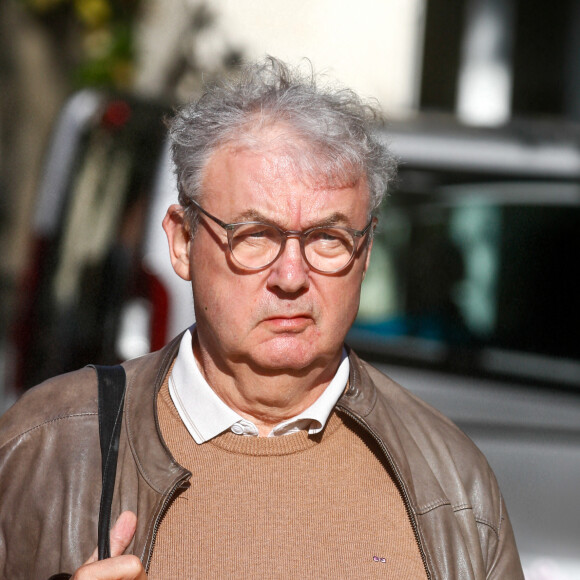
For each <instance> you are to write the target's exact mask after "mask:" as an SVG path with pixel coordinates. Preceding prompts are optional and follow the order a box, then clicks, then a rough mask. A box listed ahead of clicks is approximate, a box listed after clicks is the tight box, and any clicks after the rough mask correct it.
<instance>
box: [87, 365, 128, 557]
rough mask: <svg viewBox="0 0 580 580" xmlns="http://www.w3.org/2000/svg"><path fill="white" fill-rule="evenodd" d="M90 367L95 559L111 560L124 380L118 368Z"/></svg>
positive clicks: (120, 368) (122, 370)
mask: <svg viewBox="0 0 580 580" xmlns="http://www.w3.org/2000/svg"><path fill="white" fill-rule="evenodd" d="M93 366H94V368H95V370H96V371H97V377H98V382H99V439H100V443H101V470H102V481H103V487H102V491H101V505H100V508H99V527H98V554H99V560H104V559H105V558H110V557H111V547H110V542H109V532H110V529H111V506H112V504H113V491H114V489H115V477H116V475H117V456H118V454H119V438H120V435H121V423H122V421H123V403H124V400H125V383H126V377H125V369H124V368H123V367H122V366H121V365H116V366H100V365H93Z"/></svg>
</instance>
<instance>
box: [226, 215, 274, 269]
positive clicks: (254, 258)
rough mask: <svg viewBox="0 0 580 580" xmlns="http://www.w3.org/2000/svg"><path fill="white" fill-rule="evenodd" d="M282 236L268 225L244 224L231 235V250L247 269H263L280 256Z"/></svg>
mask: <svg viewBox="0 0 580 580" xmlns="http://www.w3.org/2000/svg"><path fill="white" fill-rule="evenodd" d="M281 242H282V236H281V235H280V232H279V231H278V230H277V229H276V228H273V227H271V226H268V225H266V224H244V225H242V226H239V227H237V228H236V229H235V231H234V232H233V233H232V235H231V250H232V255H233V256H234V258H235V259H236V261H237V262H238V263H239V264H240V265H242V266H245V267H246V268H263V267H264V266H267V265H268V264H269V263H270V262H272V260H274V259H275V258H276V256H277V255H278V251H279V250H280V244H281Z"/></svg>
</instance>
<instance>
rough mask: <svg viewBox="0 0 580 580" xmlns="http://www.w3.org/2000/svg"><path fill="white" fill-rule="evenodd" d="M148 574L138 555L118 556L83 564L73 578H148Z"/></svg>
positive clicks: (134, 579) (112, 579)
mask: <svg viewBox="0 0 580 580" xmlns="http://www.w3.org/2000/svg"><path fill="white" fill-rule="evenodd" d="M146 579H147V575H146V573H145V569H144V568H143V565H142V564H141V560H139V558H137V556H117V557H115V558H108V559H107V560H102V561H100V562H92V563H91V564H84V565H83V566H81V567H80V568H79V569H78V570H77V571H76V572H75V574H74V576H73V577H72V580H146Z"/></svg>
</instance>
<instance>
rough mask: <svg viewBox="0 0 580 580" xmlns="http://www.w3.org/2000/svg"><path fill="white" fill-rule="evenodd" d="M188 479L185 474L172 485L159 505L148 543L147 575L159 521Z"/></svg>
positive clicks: (188, 475) (187, 475)
mask: <svg viewBox="0 0 580 580" xmlns="http://www.w3.org/2000/svg"><path fill="white" fill-rule="evenodd" d="M190 477H191V474H190V473H187V474H185V475H184V476H183V477H181V478H180V479H178V480H177V481H176V482H175V483H174V484H173V486H172V487H171V489H170V490H169V493H168V494H167V495H166V496H165V499H164V500H163V504H162V505H161V509H160V510H159V511H158V512H157V516H156V518H155V522H154V524H153V533H152V535H151V542H150V543H149V550H148V553H147V560H146V561H145V572H147V573H148V572H149V565H150V564H151V556H152V555H153V548H154V547H155V540H156V539H157V532H158V531H159V526H160V524H161V520H162V519H163V516H164V515H165V513H166V512H167V509H168V507H169V504H170V503H171V501H172V500H173V498H174V496H175V493H176V492H177V490H178V489H179V488H180V487H182V486H183V484H184V483H186V482H187V481H188V480H189V478H190Z"/></svg>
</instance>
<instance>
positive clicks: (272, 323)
mask: <svg viewBox="0 0 580 580" xmlns="http://www.w3.org/2000/svg"><path fill="white" fill-rule="evenodd" d="M264 322H265V323H266V324H267V325H268V326H269V327H271V328H272V329H274V330H279V331H282V332H299V331H300V330H303V329H304V328H306V327H307V326H309V325H310V324H312V323H313V319H312V316H311V315H310V314H307V313H298V314H274V315H272V316H269V317H268V318H266V319H265V320H264Z"/></svg>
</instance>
